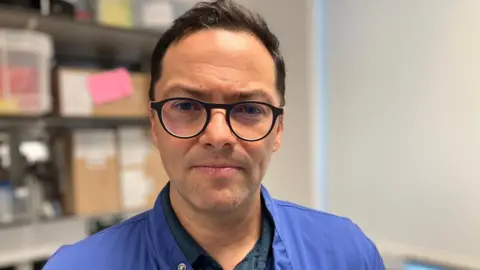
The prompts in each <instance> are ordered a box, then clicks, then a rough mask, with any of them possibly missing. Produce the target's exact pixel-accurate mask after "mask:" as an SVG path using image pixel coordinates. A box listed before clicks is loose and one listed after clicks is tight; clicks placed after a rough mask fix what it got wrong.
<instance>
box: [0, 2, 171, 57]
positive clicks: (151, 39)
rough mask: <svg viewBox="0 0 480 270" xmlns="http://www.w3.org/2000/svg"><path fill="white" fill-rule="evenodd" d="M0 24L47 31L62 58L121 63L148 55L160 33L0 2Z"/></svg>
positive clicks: (1, 25)
mask: <svg viewBox="0 0 480 270" xmlns="http://www.w3.org/2000/svg"><path fill="white" fill-rule="evenodd" d="M0 27H8V28H17V29H31V30H36V31H40V32H44V33H47V34H49V35H50V36H51V37H52V38H53V41H54V43H55V53H56V54H57V55H61V56H62V57H69V56H70V57H73V58H77V57H79V56H82V57H98V58H112V57H113V58H115V60H116V61H122V62H134V61H139V60H140V59H146V58H148V57H149V56H150V54H151V53H152V50H153V48H154V46H155V44H156V42H157V41H158V38H159V37H160V35H161V33H162V32H163V29H159V30H158V32H156V31H151V30H143V29H123V28H116V27H110V26H103V25H99V24H96V23H91V22H79V21H74V20H72V19H68V18H63V17H55V16H43V15H41V14H39V13H37V12H33V11H29V10H24V9H19V8H11V7H8V6H4V5H0Z"/></svg>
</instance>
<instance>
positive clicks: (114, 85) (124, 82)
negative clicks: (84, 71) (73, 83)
mask: <svg viewBox="0 0 480 270" xmlns="http://www.w3.org/2000/svg"><path fill="white" fill-rule="evenodd" d="M87 85H88V91H89V92H90V95H91V97H92V101H93V103H94V104H103V103H107V102H112V101H115V100H119V99H122V98H125V97H128V96H130V95H131V94H132V93H133V86H132V79H131V78H130V73H128V70H126V69H125V68H118V69H114V70H110V71H106V72H102V73H97V74H93V75H91V76H89V77H88V79H87Z"/></svg>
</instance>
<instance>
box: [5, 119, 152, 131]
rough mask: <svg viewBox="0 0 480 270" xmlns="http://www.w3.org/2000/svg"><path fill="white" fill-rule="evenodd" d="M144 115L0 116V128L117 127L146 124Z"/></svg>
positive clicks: (146, 120)
mask: <svg viewBox="0 0 480 270" xmlns="http://www.w3.org/2000/svg"><path fill="white" fill-rule="evenodd" d="M148 124H149V120H148V118H146V117H131V118H129V117H62V116H47V117H33V116H32V117H30V116H0V130H9V129H12V128H13V129H22V128H31V127H42V128H64V129H97V128H100V129H103V128H117V127H144V126H148Z"/></svg>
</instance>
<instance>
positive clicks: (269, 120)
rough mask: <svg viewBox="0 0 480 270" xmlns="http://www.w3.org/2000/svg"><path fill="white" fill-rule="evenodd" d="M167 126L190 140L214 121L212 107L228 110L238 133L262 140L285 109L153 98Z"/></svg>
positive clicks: (255, 103) (250, 103)
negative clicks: (211, 120)
mask: <svg viewBox="0 0 480 270" xmlns="http://www.w3.org/2000/svg"><path fill="white" fill-rule="evenodd" d="M150 108H151V109H152V110H155V111H156V112H157V115H158V118H159V119H160V123H161V124H162V126H163V128H164V129H165V130H166V131H167V132H168V133H169V134H170V135H172V136H174V137H177V138H181V139H190V138H193V137H195V136H198V135H200V134H201V133H202V132H204V131H205V129H206V128H207V126H208V123H209V122H210V119H211V115H212V113H211V112H212V109H224V110H225V111H226V114H225V115H226V121H227V124H228V126H229V127H230V130H231V131H232V133H233V134H235V136H237V137H238V138H240V139H242V140H245V141H259V140H262V139H264V138H265V137H267V136H268V134H270V132H272V129H273V127H274V126H275V122H276V120H277V118H278V116H280V115H282V114H283V109H282V108H277V107H275V106H273V105H271V104H268V103H264V102H258V101H242V102H237V103H232V104H217V103H207V102H203V101H199V100H196V99H192V98H169V99H165V100H162V101H157V102H154V101H151V102H150Z"/></svg>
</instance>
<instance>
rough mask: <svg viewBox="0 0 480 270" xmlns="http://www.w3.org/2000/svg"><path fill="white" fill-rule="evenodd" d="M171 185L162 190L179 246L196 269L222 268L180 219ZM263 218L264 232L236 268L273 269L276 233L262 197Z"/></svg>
mask: <svg viewBox="0 0 480 270" xmlns="http://www.w3.org/2000/svg"><path fill="white" fill-rule="evenodd" d="M169 190H170V185H169V184H168V185H167V186H166V187H165V188H164V189H163V190H162V192H161V194H160V196H161V198H162V202H163V203H162V205H163V211H164V213H165V218H166V220H167V224H168V227H169V228H170V231H171V233H172V235H173V237H174V238H175V240H176V242H177V244H178V246H179V247H180V249H181V250H182V252H183V253H184V255H185V257H186V258H187V260H188V261H189V262H190V264H191V265H192V267H193V269H194V270H221V269H223V268H222V266H221V265H220V264H219V263H218V262H217V261H215V259H213V258H212V257H211V256H210V255H209V254H208V253H207V252H206V251H205V250H204V249H203V248H202V247H201V246H200V245H199V244H198V243H197V242H196V241H195V239H193V237H192V236H191V235H190V234H189V233H188V232H187V231H186V230H185V228H184V227H183V226H182V224H181V223H180V221H179V220H178V218H177V216H176V214H175V212H174V210H173V208H172V204H171V202H170V195H169ZM262 206H263V207H262V209H264V210H263V219H262V234H261V236H260V238H259V239H258V241H257V243H256V244H255V246H254V248H253V249H252V250H251V251H250V253H249V254H248V255H247V256H246V257H245V258H244V259H243V260H242V261H241V262H240V263H239V264H238V265H237V266H236V267H235V270H267V269H271V266H270V263H271V262H272V259H271V254H272V252H271V246H272V240H273V233H274V225H273V221H272V220H271V218H270V217H269V216H268V212H267V211H265V206H264V202H263V199H262Z"/></svg>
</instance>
